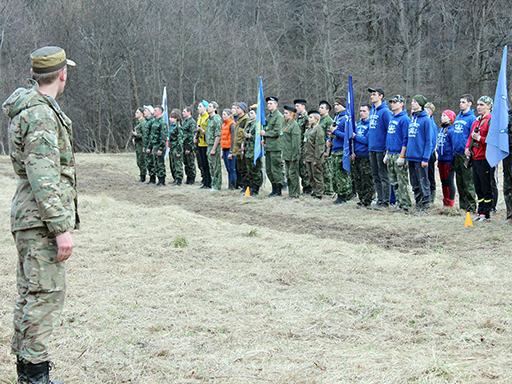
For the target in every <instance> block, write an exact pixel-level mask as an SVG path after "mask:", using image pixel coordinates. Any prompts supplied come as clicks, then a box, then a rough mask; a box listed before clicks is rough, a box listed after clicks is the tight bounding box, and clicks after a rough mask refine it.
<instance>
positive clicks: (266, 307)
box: [0, 154, 512, 383]
mask: <svg viewBox="0 0 512 384" xmlns="http://www.w3.org/2000/svg"><path fill="white" fill-rule="evenodd" d="M134 163H135V160H134V157H133V155H132V154H122V155H78V164H79V169H78V172H79V173H78V180H79V184H80V213H81V218H82V222H83V225H82V229H81V230H80V231H77V232H75V233H74V239H75V243H76V252H75V254H74V256H73V257H72V259H71V260H70V261H69V262H68V282H69V288H68V298H67V303H66V308H65V310H64V313H63V316H62V325H61V326H60V327H59V328H58V329H57V330H56V331H55V334H54V336H53V337H52V344H51V352H52V358H53V360H54V361H55V362H56V364H57V367H56V369H55V371H54V377H55V378H59V379H61V380H64V381H65V382H66V383H203V382H207V383H265V382H268V383H342V382H361V383H377V382H378V383H405V382H417V383H444V382H464V383H474V382H478V383H484V382H496V383H507V382H511V381H512V373H511V372H512V367H511V365H512V363H511V361H512V345H511V344H512V338H511V336H510V322H511V316H512V294H511V293H510V287H511V286H512V284H511V283H512V275H511V274H510V271H511V270H512V261H511V258H510V257H509V255H510V251H509V247H510V239H511V236H510V229H511V228H510V226H507V225H505V224H503V223H502V222H503V219H504V207H503V204H501V205H500V211H499V213H498V214H497V215H496V216H495V217H494V218H493V220H492V222H491V223H489V224H485V225H484V226H475V228H472V229H465V228H464V217H463V216H461V215H453V214H451V215H442V214H437V213H432V214H430V215H429V216H426V217H419V218H418V217H405V216H402V215H396V214H395V215H392V214H389V213H384V212H375V211H366V210H357V209H356V208H355V203H354V202H350V203H349V204H346V205H344V206H341V207H337V206H336V207H335V206H333V205H332V204H331V201H328V200H325V199H324V200H322V201H313V200H312V199H311V198H301V199H300V200H298V201H290V200H284V199H281V198H279V199H265V198H261V197H260V198H243V197H242V196H241V195H240V194H239V193H238V192H230V191H221V192H217V193H211V192H209V191H205V190H199V189H197V187H198V185H196V186H183V187H181V188H171V187H164V188H156V187H148V186H143V185H139V184H137V183H136V182H135V181H136V179H137V176H136V174H137V172H136V169H135V164H134ZM15 182H16V181H15V179H14V178H13V176H12V170H11V166H10V163H9V160H8V158H7V157H0V183H1V185H2V189H1V190H0V230H1V232H0V236H1V237H0V251H1V253H2V255H3V263H2V265H1V266H0V271H1V272H0V346H1V350H0V351H1V353H0V377H1V378H2V379H4V382H6V383H12V382H13V380H14V365H13V361H14V360H13V357H12V356H11V355H10V354H9V338H10V336H11V333H12V325H11V322H12V319H11V318H12V304H13V301H14V297H15V262H14V260H15V249H14V244H13V241H12V237H11V235H10V233H9V205H10V199H11V197H12V193H13V191H14V186H15Z"/></svg>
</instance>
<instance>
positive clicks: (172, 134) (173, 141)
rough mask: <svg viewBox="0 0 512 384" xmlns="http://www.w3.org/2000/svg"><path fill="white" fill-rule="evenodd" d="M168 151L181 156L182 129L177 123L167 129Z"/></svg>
mask: <svg viewBox="0 0 512 384" xmlns="http://www.w3.org/2000/svg"><path fill="white" fill-rule="evenodd" d="M167 137H168V138H169V151H171V152H172V153H179V154H180V155H181V154H183V128H181V125H180V124H179V123H176V124H172V125H171V128H169V135H168V136H167Z"/></svg>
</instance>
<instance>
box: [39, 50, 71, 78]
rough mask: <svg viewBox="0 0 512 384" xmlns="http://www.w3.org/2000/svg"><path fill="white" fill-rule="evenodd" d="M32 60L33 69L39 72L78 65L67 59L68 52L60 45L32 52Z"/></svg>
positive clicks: (48, 71)
mask: <svg viewBox="0 0 512 384" xmlns="http://www.w3.org/2000/svg"><path fill="white" fill-rule="evenodd" d="M30 62H31V64H32V71H33V72H34V73H39V74H45V73H50V72H55V71H58V70H59V69H62V68H64V67H65V66H66V65H69V66H70V67H74V66H75V65H76V63H75V62H74V61H73V60H68V59H66V52H65V51H64V50H63V49H62V48H60V47H43V48H39V49H37V50H35V51H34V52H32V53H31V54H30Z"/></svg>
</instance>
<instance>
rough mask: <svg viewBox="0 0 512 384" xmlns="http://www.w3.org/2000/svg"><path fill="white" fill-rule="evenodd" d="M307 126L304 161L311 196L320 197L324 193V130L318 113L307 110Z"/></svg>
mask: <svg viewBox="0 0 512 384" xmlns="http://www.w3.org/2000/svg"><path fill="white" fill-rule="evenodd" d="M308 115H309V118H308V121H309V126H308V129H307V130H306V133H305V134H304V161H305V162H306V165H307V167H308V173H309V181H310V182H311V188H312V192H311V196H313V197H314V198H315V199H321V198H322V195H323V194H324V176H323V175H324V169H323V163H324V161H325V156H324V154H325V132H324V129H323V128H322V127H321V126H320V124H319V122H320V113H319V112H318V111H309V113H308Z"/></svg>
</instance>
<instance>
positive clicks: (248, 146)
mask: <svg viewBox="0 0 512 384" xmlns="http://www.w3.org/2000/svg"><path fill="white" fill-rule="evenodd" d="M245 133H250V134H251V137H250V138H248V139H247V140H245V157H246V158H247V159H252V158H253V157H254V147H255V146H256V121H252V120H250V119H249V123H248V124H247V125H246V127H245ZM244 136H245V135H244Z"/></svg>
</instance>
